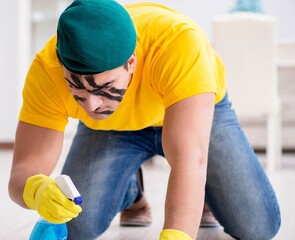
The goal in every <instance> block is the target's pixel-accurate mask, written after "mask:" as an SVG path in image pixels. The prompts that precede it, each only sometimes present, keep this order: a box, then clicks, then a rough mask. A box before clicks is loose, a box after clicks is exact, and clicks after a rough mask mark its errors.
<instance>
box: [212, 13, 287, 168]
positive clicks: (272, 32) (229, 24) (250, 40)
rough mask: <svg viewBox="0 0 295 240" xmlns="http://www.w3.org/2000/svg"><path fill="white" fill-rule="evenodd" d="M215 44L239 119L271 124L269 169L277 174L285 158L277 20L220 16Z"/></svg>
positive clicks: (214, 25)
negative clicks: (282, 139)
mask: <svg viewBox="0 0 295 240" xmlns="http://www.w3.org/2000/svg"><path fill="white" fill-rule="evenodd" d="M212 43H213V46H214V48H215V50H216V51H217V53H218V54H219V55H220V56H221V58H222V59H223V61H224V63H225V67H226V69H227V82H228V91H229V98H230V99H231V101H232V102H233V108H234V109H235V110H236V113H237V115H238V118H239V119H240V120H242V121H245V120H251V119H256V120H258V119H264V120H265V121H266V123H267V145H266V154H267V164H266V168H267V170H269V171H274V170H275V169H277V168H279V166H280V161H281V157H282V156H281V153H282V146H281V109H280V99H279V96H278V80H277V79H278V77H277V43H276V19H275V18H274V17H271V16H267V15H263V14H256V13H246V12H237V13H231V14H226V15H223V16H217V17H215V18H213V20H212Z"/></svg>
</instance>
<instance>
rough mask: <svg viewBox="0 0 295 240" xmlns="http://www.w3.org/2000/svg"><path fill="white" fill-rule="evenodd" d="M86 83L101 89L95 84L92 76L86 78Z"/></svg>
mask: <svg viewBox="0 0 295 240" xmlns="http://www.w3.org/2000/svg"><path fill="white" fill-rule="evenodd" d="M85 79H86V81H87V82H88V84H89V85H90V86H91V87H93V88H99V86H98V85H97V84H96V83H95V81H94V77H93V76H92V75H90V76H85Z"/></svg>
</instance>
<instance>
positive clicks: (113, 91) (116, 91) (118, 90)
mask: <svg viewBox="0 0 295 240" xmlns="http://www.w3.org/2000/svg"><path fill="white" fill-rule="evenodd" d="M108 91H109V92H110V93H115V94H118V95H121V96H124V94H125V92H126V89H117V88H115V87H112V88H110V89H109V90H108Z"/></svg>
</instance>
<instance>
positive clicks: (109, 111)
mask: <svg viewBox="0 0 295 240" xmlns="http://www.w3.org/2000/svg"><path fill="white" fill-rule="evenodd" d="M94 113H95V114H107V115H111V114H112V113H114V111H111V110H105V111H101V112H94Z"/></svg>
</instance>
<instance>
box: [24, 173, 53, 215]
mask: <svg viewBox="0 0 295 240" xmlns="http://www.w3.org/2000/svg"><path fill="white" fill-rule="evenodd" d="M45 178H48V177H47V176H45V175H43V174H37V175H34V176H31V177H29V178H28V179H27V181H26V184H25V187H24V192H23V200H24V202H25V204H26V205H27V206H28V207H29V208H30V209H33V210H37V204H36V200H35V195H36V191H37V189H38V188H39V187H40V185H41V184H42V182H43V180H44V179H45Z"/></svg>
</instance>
